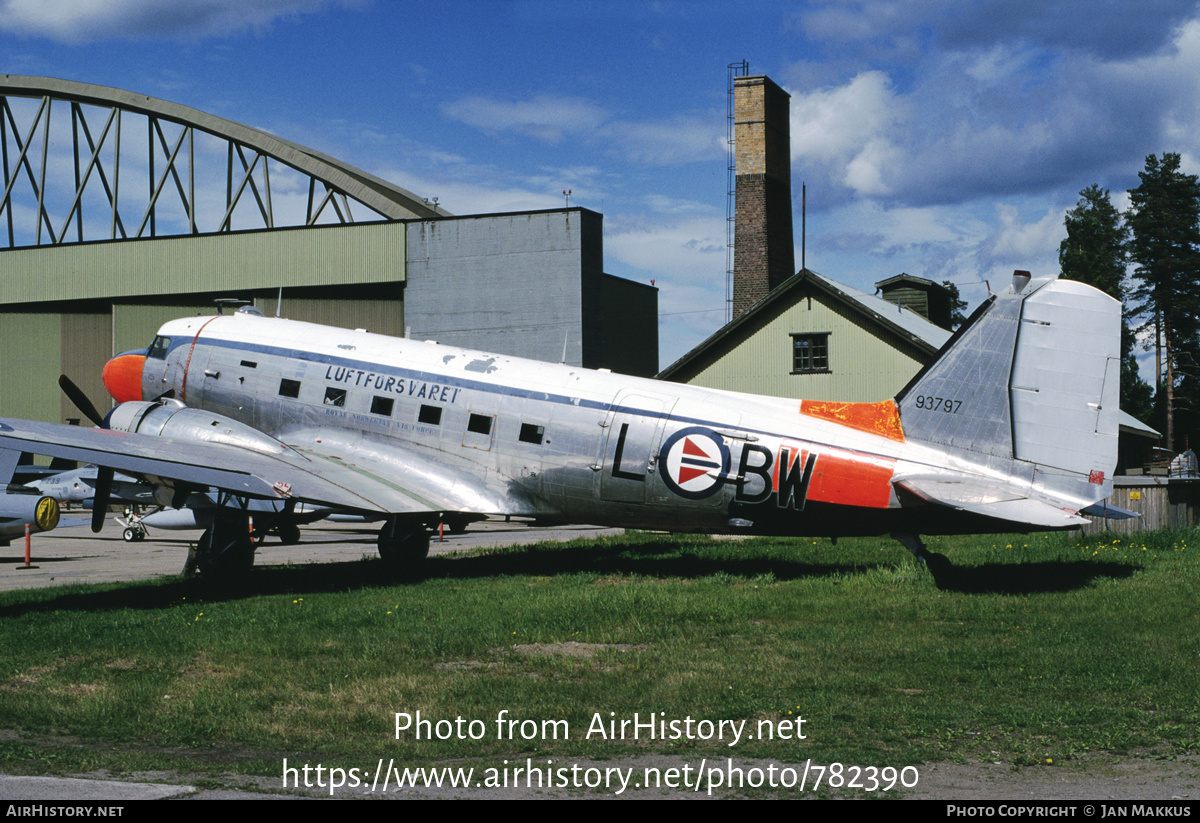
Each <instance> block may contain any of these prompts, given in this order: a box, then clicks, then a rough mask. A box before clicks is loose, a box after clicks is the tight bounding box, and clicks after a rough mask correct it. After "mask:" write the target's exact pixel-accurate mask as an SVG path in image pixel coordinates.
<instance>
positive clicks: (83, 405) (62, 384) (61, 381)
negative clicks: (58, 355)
mask: <svg viewBox="0 0 1200 823" xmlns="http://www.w3.org/2000/svg"><path fill="white" fill-rule="evenodd" d="M58 387H59V388H60V389H62V390H63V394H65V395H66V396H67V397H68V399H70V401H71V402H72V403H74V404H75V408H77V409H79V410H80V411H81V412H83V416H84V417H86V418H87V419H88V420H91V421H92V422H93V423H95V424H96V425H97V426H103V425H104V415H102V414H100V412H98V411H96V407H95V406H94V405H92V401H91V400H88V396H87V395H86V394H84V393H83V389H81V388H79V387H78V386H76V385H75V384H74V383H73V382H72V381H71V378H69V377H67V376H66V375H65V374H60V375H59V376H58Z"/></svg>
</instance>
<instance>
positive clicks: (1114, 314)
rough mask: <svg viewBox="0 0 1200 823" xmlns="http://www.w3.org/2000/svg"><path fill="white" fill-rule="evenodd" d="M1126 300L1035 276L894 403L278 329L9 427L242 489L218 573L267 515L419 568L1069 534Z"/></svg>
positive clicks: (172, 335)
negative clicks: (689, 538) (494, 550)
mask: <svg viewBox="0 0 1200 823" xmlns="http://www.w3.org/2000/svg"><path fill="white" fill-rule="evenodd" d="M1120 316H1121V307H1120V304H1119V303H1118V302H1117V301H1116V300H1113V299H1112V298H1110V297H1108V296H1106V295H1104V294H1102V293H1101V292H1099V291H1097V290H1095V289H1093V288H1091V287H1089V286H1086V285H1083V284H1080V283H1074V282H1071V281H1065V280H1061V281H1060V280H1054V279H1036V280H1035V279H1032V278H1031V277H1030V276H1029V275H1028V273H1026V272H1017V273H1016V274H1015V275H1014V277H1013V280H1012V283H1011V285H1009V286H1008V287H1007V288H1005V289H1004V290H1003V291H1002V292H1000V293H997V294H993V295H992V296H990V297H989V298H988V300H987V301H986V302H985V303H984V304H983V305H982V306H980V308H979V309H978V310H977V311H976V312H975V313H974V315H973V316H972V317H971V319H970V320H969V321H968V322H967V323H966V324H964V326H963V327H962V328H961V329H960V330H959V331H958V332H957V333H956V334H955V335H954V337H953V338H951V340H950V341H949V342H948V343H947V344H946V346H944V347H943V349H942V351H941V352H939V355H938V357H937V358H936V359H935V361H934V362H932V363H931V364H930V365H929V366H927V367H926V368H925V369H923V370H922V371H921V372H920V373H919V374H918V375H917V376H916V377H914V378H913V380H912V381H911V382H910V383H909V384H908V386H906V387H905V388H904V389H903V390H902V391H901V392H900V393H899V394H898V395H897V396H896V397H895V398H894V399H892V400H884V401H882V402H878V403H843V402H829V401H807V400H805V401H796V400H790V399H782V398H772V397H761V396H754V395H745V394H738V393H733V392H726V391H717V390H713V389H706V388H701V387H696V386H688V385H679V384H672V383H665V382H661V381H656V380H648V379H640V378H633V377H627V376H623V375H618V374H611V373H608V372H602V371H591V370H588V369H583V368H578V367H573V366H567V365H558V364H549V363H542V362H535V361H530V360H522V359H519V358H514V357H506V356H504V355H497V354H485V353H481V352H476V351H470V350H466V349H459V348H451V347H447V346H441V345H438V344H436V343H432V342H424V341H415V340H408V339H399V338H391V337H384V336H380V335H373V334H369V333H367V332H365V331H349V330H344V329H335V328H328V327H323V326H317V325H313V324H309V323H300V322H295V321H289V320H283V319H279V318H269V317H264V316H263V315H262V313H261V312H259V311H257V310H256V309H252V308H243V309H241V310H239V311H238V312H237V313H236V314H234V315H232V316H220V315H218V316H215V317H214V316H209V317H191V318H186V319H182V320H175V321H171V322H169V323H167V324H165V325H164V326H163V327H162V328H161V329H160V330H159V332H158V335H157V336H156V337H155V339H154V341H153V342H152V343H151V345H150V346H149V347H148V348H147V349H145V350H141V351H137V352H127V353H124V354H121V355H118V356H117V357H114V358H113V359H112V360H110V361H109V363H108V364H107V365H106V366H105V369H104V375H103V377H104V384H105V386H106V387H107V388H108V391H109V393H110V394H111V395H112V396H113V398H114V399H115V400H116V401H117V403H118V405H117V406H116V407H115V408H113V409H112V410H111V411H110V412H108V414H106V415H104V416H103V417H101V416H100V415H99V413H98V412H96V411H95V409H94V407H92V406H91V404H90V402H89V401H88V400H87V399H86V398H84V397H82V394H81V393H80V392H79V391H78V389H76V388H75V387H74V384H72V383H71V382H70V381H69V380H67V379H66V378H65V377H64V378H63V379H62V380H61V381H60V382H61V383H62V385H63V388H64V390H65V391H67V393H68V395H70V396H71V398H72V400H73V401H74V402H75V403H76V405H78V406H79V407H80V409H81V410H82V411H84V413H85V414H86V415H87V416H88V417H89V418H91V419H92V420H93V422H95V423H96V424H97V425H98V426H99V428H97V429H82V428H80V427H71V426H60V425H55V424H46V423H35V422H29V421H23V420H11V419H4V420H0V473H2V472H3V470H4V469H5V467H6V466H9V467H10V468H9V475H6V477H7V476H11V465H15V463H16V458H17V455H18V454H19V453H20V452H22V451H29V452H34V453H37V454H47V455H51V456H59V457H65V458H69V459H74V460H80V461H83V462H90V463H95V464H97V465H99V466H101V467H102V468H101V470H100V471H99V473H98V476H97V483H96V506H95V507H94V509H93V528H94V529H97V530H98V529H99V527H100V525H101V523H102V521H103V511H104V509H105V508H106V506H107V501H108V499H109V497H110V495H111V489H112V482H113V477H114V475H113V472H114V471H121V472H124V473H127V474H131V475H134V476H136V477H140V478H144V479H146V480H147V481H148V482H150V483H151V484H153V485H154V486H155V487H156V489H157V490H158V491H157V495H158V502H159V503H160V504H161V505H166V506H172V507H175V508H179V507H181V506H183V505H184V503H185V502H186V501H187V500H188V498H189V496H190V495H191V494H193V493H194V492H198V491H204V490H207V489H208V488H215V489H219V490H221V491H222V492H223V495H224V496H223V498H222V502H224V503H227V504H228V505H222V506H220V507H217V508H214V509H213V510H212V515H213V518H212V522H211V525H209V526H208V527H207V528H206V530H205V532H204V536H203V537H202V538H201V541H200V544H199V546H198V551H199V560H200V567H201V569H202V571H205V572H206V573H224V572H230V571H236V570H238V569H244V568H246V567H247V566H249V565H251V564H252V563H253V544H252V542H251V541H250V539H249V537H248V528H247V524H248V518H249V517H251V516H252V511H251V508H250V502H249V501H251V500H255V499H259V500H267V501H272V502H273V503H275V504H278V505H279V506H281V507H282V508H281V511H283V512H294V511H295V507H296V505H297V504H299V503H301V502H303V503H308V504H313V505H317V506H320V507H327V508H333V509H338V510H342V511H348V512H353V513H360V514H364V515H368V516H376V517H382V518H383V525H382V527H381V529H380V531H379V536H378V548H379V553H380V555H381V556H382V557H383V558H384V559H385V560H387V561H389V562H390V563H392V564H395V565H404V564H411V563H416V562H419V561H420V560H421V559H423V558H424V557H425V556H426V554H427V552H428V549H429V528H430V527H431V525H432V524H435V523H437V522H438V521H439V520H442V519H444V518H446V517H447V516H449V515H453V516H456V517H460V518H464V519H470V518H482V517H484V516H487V515H518V516H529V517H534V518H538V519H539V520H541V521H549V522H563V523H591V524H596V525H606V526H617V527H622V526H623V527H632V528H649V529H666V530H673V531H691V532H719V533H740V534H773V535H811V536H829V537H837V536H849V535H871V534H887V533H891V534H892V535H893V536H895V537H896V538H897V539H898V540H900V542H901V543H902V544H903V545H905V546H906V547H907V548H908V549H909V550H910V551H912V552H913V553H914V554H915V555H917V556H918V557H924V556H925V547H924V544H923V542H922V541H921V539H920V535H922V534H958V533H977V532H983V533H986V532H996V531H1028V530H1043V529H1063V528H1069V527H1072V526H1076V525H1080V524H1082V523H1086V522H1087V520H1086V519H1085V517H1083V516H1082V515H1083V514H1086V513H1089V512H1091V511H1096V509H1092V508H1091V507H1093V506H1095V505H1096V504H1098V503H1100V502H1101V501H1103V500H1104V499H1105V498H1107V497H1108V496H1109V495H1110V493H1111V490H1112V483H1111V475H1112V472H1113V469H1114V468H1115V465H1116V456H1117V425H1118V423H1117V420H1118V400H1117V397H1118V380H1119V374H1120V361H1119V338H1120Z"/></svg>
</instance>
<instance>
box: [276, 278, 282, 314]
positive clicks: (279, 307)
mask: <svg viewBox="0 0 1200 823" xmlns="http://www.w3.org/2000/svg"><path fill="white" fill-rule="evenodd" d="M275 316H276V317H282V316H283V286H280V287H279V299H278V300H276V301H275Z"/></svg>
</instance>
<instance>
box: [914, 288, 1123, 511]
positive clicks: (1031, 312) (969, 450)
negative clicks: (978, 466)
mask: <svg viewBox="0 0 1200 823" xmlns="http://www.w3.org/2000/svg"><path fill="white" fill-rule="evenodd" d="M1120 334H1121V304H1120V303H1119V302H1118V301H1117V300H1114V299H1113V298H1111V297H1109V296H1108V295H1106V294H1104V293H1103V292H1100V291H1098V290H1097V289H1094V288H1092V287H1091V286H1088V285H1085V284H1083V283H1077V282H1074V281H1070V280H1054V279H1039V280H1030V279H1029V278H1028V276H1027V275H1024V273H1018V275H1017V276H1015V277H1014V278H1013V284H1012V286H1010V287H1009V288H1007V289H1005V290H1004V292H1002V293H1000V294H997V295H993V296H992V297H991V298H989V301H988V302H987V303H985V304H984V305H983V306H982V307H980V309H979V310H978V311H977V312H976V313H975V315H974V316H973V317H972V318H971V320H970V321H968V324H966V325H965V326H964V328H963V329H961V330H960V331H959V332H958V333H957V334H956V335H955V336H954V337H953V338H952V339H951V340H950V341H949V342H948V343H947V345H946V346H945V347H944V348H943V350H942V352H941V353H940V354H939V357H938V358H937V359H936V360H935V361H934V362H933V363H932V364H930V365H929V366H928V367H926V368H925V369H924V370H922V372H921V373H920V374H918V375H917V376H916V377H914V378H913V380H912V381H910V383H909V384H908V386H906V387H905V388H904V389H903V390H902V391H901V392H900V394H898V395H897V396H896V405H897V406H898V407H899V409H900V419H901V423H902V425H903V427H904V433H905V436H906V438H908V439H909V440H917V441H921V442H924V443H928V444H930V445H935V446H938V447H940V448H943V449H945V450H947V451H951V452H959V453H962V454H963V456H964V457H966V456H970V458H971V459H972V461H973V462H983V463H985V464H987V465H990V466H992V467H994V468H997V469H1007V470H1009V471H1010V472H1013V473H1017V474H1020V475H1024V476H1027V477H1028V479H1029V480H1030V481H1031V482H1032V483H1034V484H1035V485H1040V486H1043V487H1044V488H1046V489H1047V491H1054V492H1058V493H1063V492H1065V493H1068V494H1070V495H1071V496H1072V497H1081V498H1083V499H1087V500H1096V499H1102V498H1101V497H1100V495H1101V492H1104V496H1107V492H1106V491H1104V489H1101V488H1097V486H1098V485H1099V486H1103V487H1105V488H1107V487H1108V483H1106V482H1105V481H1107V480H1108V479H1109V478H1110V477H1111V475H1112V472H1113V469H1114V468H1115V467H1116V461H1117V428H1118V412H1119V394H1120V391H1119V389H1120V387H1119V377H1120V357H1119V355H1120ZM1010 460H1011V461H1017V462H1018V464H1025V465H1026V468H1027V469H1029V471H1022V470H1021V466H1020V465H1012V464H1008V465H1003V464H1005V463H1007V461H1010ZM1089 487H1090V488H1089Z"/></svg>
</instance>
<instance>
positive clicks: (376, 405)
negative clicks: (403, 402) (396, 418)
mask: <svg viewBox="0 0 1200 823" xmlns="http://www.w3.org/2000/svg"><path fill="white" fill-rule="evenodd" d="M395 405H396V400H395V398H392V397H379V396H378V395H376V396H375V397H372V398H371V414H380V415H383V416H384V417H391V416H392V407H393V406H395Z"/></svg>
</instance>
